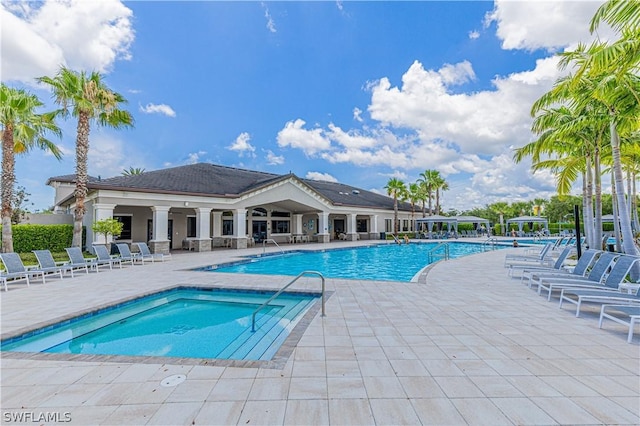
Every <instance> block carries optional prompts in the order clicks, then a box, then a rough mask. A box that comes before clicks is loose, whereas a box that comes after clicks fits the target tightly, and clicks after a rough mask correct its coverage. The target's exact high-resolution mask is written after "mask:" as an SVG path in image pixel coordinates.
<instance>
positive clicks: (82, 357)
mask: <svg viewBox="0 0 640 426" xmlns="http://www.w3.org/2000/svg"><path fill="white" fill-rule="evenodd" d="M198 287H199V288H204V289H219V290H229V291H241V292H251V291H254V292H261V293H265V292H277V291H278V290H279V289H277V288H275V289H273V288H264V287H241V288H240V287H228V286H219V285H211V284H196V285H194V284H192V283H190V284H174V285H170V286H166V287H163V288H159V289H155V290H153V291H147V292H144V293H140V294H137V295H132V296H131V297H126V298H123V299H120V300H116V301H112V302H110V303H103V304H101V305H98V306H93V307H91V308H88V309H85V310H83V311H80V312H75V313H71V314H68V315H64V316H62V317H58V318H54V319H51V320H47V321H43V322H40V323H37V324H34V325H32V326H28V327H23V328H20V329H17V330H13V331H11V332H8V333H4V334H0V340H8V339H12V338H15V337H18V336H21V335H24V334H27V333H29V332H33V331H35V330H39V329H41V328H46V327H49V326H52V325H54V324H58V323H60V322H64V321H69V320H71V319H74V318H76V317H79V316H83V315H86V314H90V313H92V312H96V311H100V310H102V309H108V308H110V307H113V306H116V305H120V304H125V303H128V302H131V301H133V300H136V299H140V298H143V297H147V296H152V295H155V294H158V293H162V292H166V291H171V290H177V289H179V288H198ZM282 294H306V295H318V296H321V294H322V293H321V292H317V291H310V290H296V289H292V290H287V291H285V292H283V293H282ZM333 294H334V291H331V290H327V291H325V297H324V299H325V303H326V301H327V300H329V298H331V296H332V295H333ZM321 307H322V297H318V298H317V299H316V300H315V302H314V303H313V304H312V305H311V306H310V307H309V309H308V310H307V312H305V314H304V315H303V316H302V318H300V320H299V321H298V323H297V324H296V326H295V327H294V328H293V330H291V332H290V333H289V335H288V336H287V338H286V339H285V341H284V342H283V343H282V344H281V345H280V347H279V348H278V350H277V351H276V353H275V354H274V355H273V357H272V358H271V359H270V360H234V359H218V358H184V357H159V356H132V355H86V354H60V353H45V352H10V351H0V354H1V357H2V358H7V359H28V360H55V361H83V362H115V363H137V364H158V363H163V364H176V365H200V366H211V367H244V368H268V369H278V370H282V369H283V368H284V367H285V365H286V363H287V361H288V360H289V357H290V356H291V354H292V353H293V350H294V349H295V347H296V346H297V344H298V342H299V341H300V339H301V338H302V336H303V334H304V333H305V331H306V330H307V328H308V327H309V324H311V321H313V319H314V318H315V316H316V315H317V314H318V312H319V311H320V309H321Z"/></svg>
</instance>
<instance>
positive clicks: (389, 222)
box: [384, 219, 393, 232]
mask: <svg viewBox="0 0 640 426" xmlns="http://www.w3.org/2000/svg"><path fill="white" fill-rule="evenodd" d="M384 232H393V219H385V220H384Z"/></svg>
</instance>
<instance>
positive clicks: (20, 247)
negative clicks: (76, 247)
mask: <svg viewBox="0 0 640 426" xmlns="http://www.w3.org/2000/svg"><path fill="white" fill-rule="evenodd" d="M0 229H1V227H0ZM11 229H12V232H13V251H14V252H16V253H30V252H31V251H32V250H51V251H52V252H64V249H65V247H71V242H72V241H73V225H13V226H12V227H11ZM83 235H84V232H83Z"/></svg>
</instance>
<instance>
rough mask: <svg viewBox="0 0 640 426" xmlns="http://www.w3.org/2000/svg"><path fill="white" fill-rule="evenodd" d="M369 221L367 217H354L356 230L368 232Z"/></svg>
mask: <svg viewBox="0 0 640 426" xmlns="http://www.w3.org/2000/svg"><path fill="white" fill-rule="evenodd" d="M368 225H369V221H368V220H367V219H356V232H369V226H368Z"/></svg>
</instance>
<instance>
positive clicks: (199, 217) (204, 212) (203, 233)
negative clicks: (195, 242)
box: [195, 207, 211, 240]
mask: <svg viewBox="0 0 640 426" xmlns="http://www.w3.org/2000/svg"><path fill="white" fill-rule="evenodd" d="M195 211H196V238H197V239H199V240H208V239H210V235H211V234H210V223H211V218H210V214H211V209H210V208H208V207H198V208H196V209H195Z"/></svg>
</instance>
